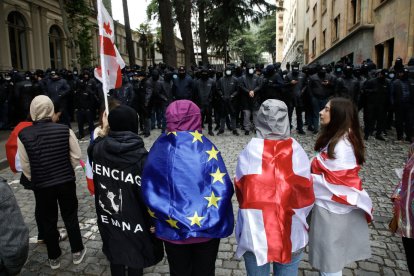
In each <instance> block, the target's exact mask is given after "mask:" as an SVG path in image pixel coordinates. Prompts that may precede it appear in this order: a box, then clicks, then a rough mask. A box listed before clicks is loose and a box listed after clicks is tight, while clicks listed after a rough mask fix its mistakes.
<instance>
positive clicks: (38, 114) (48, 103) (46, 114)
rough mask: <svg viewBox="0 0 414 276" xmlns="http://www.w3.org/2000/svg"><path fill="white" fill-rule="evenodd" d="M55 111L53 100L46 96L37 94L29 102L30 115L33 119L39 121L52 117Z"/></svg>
mask: <svg viewBox="0 0 414 276" xmlns="http://www.w3.org/2000/svg"><path fill="white" fill-rule="evenodd" d="M54 113H55V110H54V107H53V102H52V100H51V99H50V98H49V97H47V96H43V95H40V96H37V97H35V98H34V99H33V100H32V103H31V104H30V116H31V117H32V120H33V121H39V120H42V119H46V118H50V119H51V118H52V117H53V114H54Z"/></svg>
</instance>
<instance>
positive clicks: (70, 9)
mask: <svg viewBox="0 0 414 276" xmlns="http://www.w3.org/2000/svg"><path fill="white" fill-rule="evenodd" d="M65 8H66V12H67V13H68V18H69V30H70V32H71V33H72V36H73V38H74V41H75V44H76V46H77V47H78V49H79V52H78V53H77V55H78V58H79V64H80V66H81V67H89V66H91V65H92V62H93V61H94V60H95V59H94V58H93V57H92V34H91V30H92V24H91V23H90V22H89V20H88V18H89V16H90V15H91V12H92V11H91V10H90V8H89V7H88V6H87V5H86V1H84V0H68V1H65Z"/></svg>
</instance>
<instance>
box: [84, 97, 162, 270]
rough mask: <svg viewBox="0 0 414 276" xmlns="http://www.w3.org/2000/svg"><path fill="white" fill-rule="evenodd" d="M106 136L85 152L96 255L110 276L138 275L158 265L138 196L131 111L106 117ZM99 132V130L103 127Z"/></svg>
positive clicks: (120, 109)
mask: <svg viewBox="0 0 414 276" xmlns="http://www.w3.org/2000/svg"><path fill="white" fill-rule="evenodd" d="M108 124H109V129H110V130H109V133H108V135H107V136H105V137H98V138H97V139H95V141H94V142H93V143H92V144H91V145H90V147H89V149H88V156H89V160H90V162H91V165H92V169H93V180H94V184H95V185H94V187H95V189H94V190H95V206H96V213H97V217H98V227H99V232H100V234H101V237H102V242H103V245H102V251H103V252H104V254H105V255H106V257H107V258H108V260H109V262H110V266H111V273H112V275H126V274H125V271H126V267H127V270H128V275H143V268H145V267H149V266H152V265H154V264H156V263H157V262H159V261H160V260H162V258H163V248H162V243H161V241H159V242H158V243H157V242H156V238H155V236H153V235H152V234H151V233H150V228H151V218H150V215H149V214H148V213H147V211H146V209H147V208H146V206H145V204H144V202H143V199H142V195H141V172H142V169H143V166H144V163H145V160H146V158H147V154H148V153H147V150H146V149H145V147H144V142H143V141H142V139H141V138H140V137H139V136H138V116H137V113H136V111H135V110H134V109H133V108H131V107H129V106H126V105H120V106H117V107H116V108H114V109H113V110H111V111H110V113H109V116H108ZM104 128H105V125H104Z"/></svg>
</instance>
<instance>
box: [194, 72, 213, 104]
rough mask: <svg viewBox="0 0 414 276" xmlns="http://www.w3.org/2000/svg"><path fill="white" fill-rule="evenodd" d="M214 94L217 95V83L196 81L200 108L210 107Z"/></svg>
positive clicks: (196, 96)
mask: <svg viewBox="0 0 414 276" xmlns="http://www.w3.org/2000/svg"><path fill="white" fill-rule="evenodd" d="M214 93H216V82H215V81H214V80H213V79H211V78H208V79H206V80H203V79H199V80H196V81H195V87H194V94H195V100H196V103H197V104H198V106H199V107H210V105H211V102H212V101H213V96H214Z"/></svg>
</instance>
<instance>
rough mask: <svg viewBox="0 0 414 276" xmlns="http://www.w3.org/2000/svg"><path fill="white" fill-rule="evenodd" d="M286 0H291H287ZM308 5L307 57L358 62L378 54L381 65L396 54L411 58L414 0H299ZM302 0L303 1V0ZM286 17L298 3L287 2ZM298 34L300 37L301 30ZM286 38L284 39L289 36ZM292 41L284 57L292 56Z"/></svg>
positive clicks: (301, 20)
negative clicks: (288, 3)
mask: <svg viewBox="0 0 414 276" xmlns="http://www.w3.org/2000/svg"><path fill="white" fill-rule="evenodd" d="M284 2H286V3H287V2H289V1H287V0H285V1H284ZM292 2H298V3H297V4H296V5H295V4H294V5H293V6H296V10H297V8H298V7H299V6H301V7H304V9H305V12H304V15H303V16H299V15H297V27H296V29H298V28H299V27H298V26H301V27H300V28H302V29H303V32H304V40H303V41H304V43H303V54H304V63H305V64H308V63H313V62H320V63H331V62H336V61H339V60H344V61H349V62H352V63H354V64H359V63H361V62H362V61H363V60H366V59H368V58H369V59H371V60H373V61H374V62H375V63H376V64H377V66H378V67H379V68H383V67H386V68H388V67H390V66H391V65H392V63H393V61H394V60H395V59H396V58H397V57H402V58H403V60H404V62H407V61H408V60H409V58H410V57H412V56H414V0H349V1H342V0H332V1H328V0H304V1H301V0H298V1H292ZM299 2H304V3H300V4H299ZM285 5H286V6H287V8H286V9H285V11H284V15H283V16H284V17H292V15H290V16H288V13H290V14H291V13H293V11H294V10H295V8H294V7H293V8H291V7H290V6H288V5H287V4H285ZM284 22H285V23H284V27H283V30H284V33H286V35H284V37H289V32H290V29H289V26H291V25H292V24H291V21H290V20H284ZM296 33H297V35H296V40H299V41H300V39H301V37H300V34H299V32H298V31H296ZM284 42H285V41H284ZM291 45H292V44H291V42H290V40H288V43H286V42H285V43H284V50H283V58H282V60H285V59H286V60H287V61H291V60H292V57H290V56H289V55H290V54H289V50H288V49H290V47H291Z"/></svg>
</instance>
